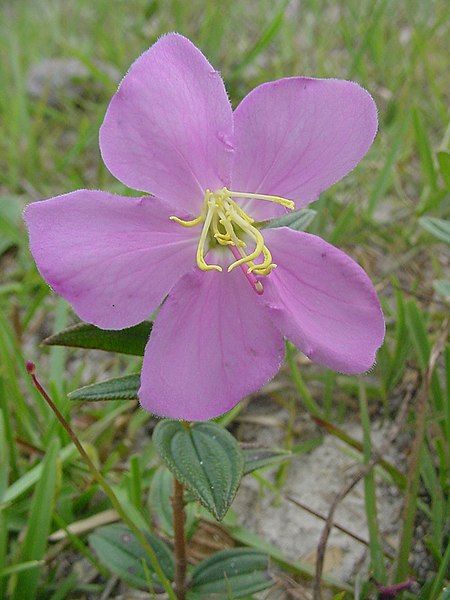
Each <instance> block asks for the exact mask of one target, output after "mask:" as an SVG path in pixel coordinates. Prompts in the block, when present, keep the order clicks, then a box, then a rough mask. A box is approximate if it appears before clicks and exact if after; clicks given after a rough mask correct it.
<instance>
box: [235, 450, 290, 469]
mask: <svg viewBox="0 0 450 600" xmlns="http://www.w3.org/2000/svg"><path fill="white" fill-rule="evenodd" d="M243 452H244V460H245V463H244V475H247V474H248V473H251V472H252V471H256V469H261V468H262V467H269V466H271V465H278V464H279V463H280V462H283V461H285V460H289V459H290V458H292V453H291V452H288V451H287V450H268V449H267V448H246V449H245V450H243Z"/></svg>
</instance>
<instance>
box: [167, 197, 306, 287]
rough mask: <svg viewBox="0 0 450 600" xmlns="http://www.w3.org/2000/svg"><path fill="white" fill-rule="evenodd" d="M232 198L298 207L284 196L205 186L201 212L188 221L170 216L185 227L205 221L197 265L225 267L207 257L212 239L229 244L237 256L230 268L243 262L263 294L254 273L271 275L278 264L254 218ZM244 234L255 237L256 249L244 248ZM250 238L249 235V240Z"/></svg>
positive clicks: (221, 244) (204, 268) (241, 264)
mask: <svg viewBox="0 0 450 600" xmlns="http://www.w3.org/2000/svg"><path fill="white" fill-rule="evenodd" d="M233 198H247V199H252V198H254V199H257V200H267V201H269V202H275V203H276V204H280V205H281V206H285V207H286V208H288V209H290V210H294V209H295V205H294V202H293V201H292V200H288V199H287V198H282V197H281V196H270V195H267V194H252V193H248V192H234V191H230V190H228V189H227V188H222V189H220V190H217V191H216V192H211V191H210V190H206V192H205V198H204V202H203V209H202V212H201V213H200V214H199V216H198V217H196V218H195V219H192V220H190V221H187V220H184V219H180V218H179V217H176V216H171V217H170V219H171V220H172V221H175V222H176V223H178V224H179V225H182V226H183V227H194V226H196V225H200V223H203V227H202V231H201V234H200V239H199V242H198V246H197V253H196V259H197V265H198V267H199V268H200V269H202V271H212V270H217V271H222V267H221V266H219V265H214V264H212V265H210V264H208V263H207V262H206V260H205V255H206V253H207V252H208V250H209V248H210V244H211V243H213V245H214V243H217V244H219V245H220V246H228V247H229V248H230V250H231V252H232V254H233V256H234V258H235V259H236V260H235V261H234V262H233V263H231V264H230V266H229V267H228V271H229V272H230V271H232V270H233V269H235V268H236V267H238V266H240V267H241V268H242V269H243V271H244V272H245V274H246V277H247V279H248V280H249V282H250V283H251V285H252V287H253V288H254V289H255V291H256V292H257V293H258V294H261V293H262V291H263V287H262V284H261V282H259V281H258V280H257V279H256V277H255V275H269V274H270V273H271V272H272V271H273V269H275V267H276V266H277V265H276V264H274V263H273V262H272V254H271V253H270V250H269V249H268V248H267V246H266V245H265V243H264V237H263V235H262V233H261V232H260V231H259V229H258V228H257V227H255V226H254V225H253V223H254V222H255V221H254V219H252V218H251V217H250V216H249V215H248V214H247V213H246V212H245V210H244V209H243V208H242V207H241V206H239V205H238V204H237V203H236V202H235V201H234V200H233ZM243 235H244V236H248V238H250V239H251V240H252V246H253V243H254V249H253V251H252V252H249V253H248V254H247V253H246V252H245V250H244V248H246V247H247V243H246V241H245V240H244V239H242V236H243ZM248 238H246V240H247V241H248ZM260 257H262V261H261V262H259V263H255V260H257V259H258V258H260Z"/></svg>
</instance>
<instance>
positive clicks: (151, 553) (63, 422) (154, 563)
mask: <svg viewBox="0 0 450 600" xmlns="http://www.w3.org/2000/svg"><path fill="white" fill-rule="evenodd" d="M26 367H27V371H28V373H29V375H30V376H31V379H32V381H33V384H34V386H35V388H36V389H37V391H38V392H39V393H40V395H41V396H42V397H43V398H44V400H45V401H46V402H47V404H48V405H49V407H50V408H51V410H52V411H53V413H54V414H55V416H56V418H57V419H58V421H59V422H60V423H61V425H62V426H63V427H64V429H65V430H66V432H67V433H68V435H69V437H70V439H71V440H72V442H73V443H74V445H75V447H76V448H77V450H78V452H79V453H80V455H81V457H82V458H83V460H84V461H85V463H86V464H87V466H88V467H89V470H90V471H91V473H92V476H93V477H94V478H95V479H96V480H97V482H98V484H99V485H100V487H101V488H102V489H103V491H104V492H105V494H106V495H107V497H108V498H109V500H110V502H111V504H112V505H113V508H115V509H116V511H117V512H118V514H119V515H120V518H121V519H122V521H123V522H124V523H126V524H127V525H128V527H129V528H130V529H131V531H132V532H133V533H134V535H135V536H136V538H137V539H138V540H139V542H140V544H141V545H142V547H143V548H144V550H145V551H146V552H147V554H148V557H149V560H150V563H151V565H152V567H153V569H154V571H155V573H156V575H157V576H158V578H159V580H160V581H161V584H162V586H163V587H164V590H165V591H166V592H167V594H168V596H169V599H170V600H177V597H176V595H175V592H174V591H173V589H172V586H171V584H170V581H169V580H168V579H167V577H166V576H165V574H164V571H163V570H162V567H161V565H160V564H159V561H158V557H157V556H156V554H155V551H154V550H153V548H152V546H151V545H150V543H149V542H148V540H147V538H146V537H145V535H144V533H143V532H142V531H141V530H140V529H139V527H137V526H136V525H135V524H134V522H133V521H132V520H131V519H130V518H129V517H128V515H127V513H126V512H125V511H124V509H123V508H122V505H121V504H120V502H119V499H118V498H117V496H116V495H115V493H114V492H113V490H112V488H111V487H110V485H109V483H108V482H107V481H106V479H105V478H104V477H103V475H102V474H101V473H100V471H99V470H98V469H97V467H96V466H95V465H94V463H93V462H92V460H91V459H90V457H89V455H88V454H87V452H86V450H85V449H84V448H83V446H82V444H81V442H80V440H79V439H78V437H77V435H76V434H75V432H74V431H73V429H72V428H71V426H70V425H69V423H68V422H67V421H66V419H65V418H64V417H63V415H62V414H61V412H60V411H59V409H58V407H57V406H56V405H55V403H54V402H53V400H52V399H51V398H50V396H49V395H48V393H47V392H46V390H45V389H44V388H43V386H42V385H41V383H40V382H39V380H38V378H37V377H36V372H35V365H34V363H32V362H27V364H26Z"/></svg>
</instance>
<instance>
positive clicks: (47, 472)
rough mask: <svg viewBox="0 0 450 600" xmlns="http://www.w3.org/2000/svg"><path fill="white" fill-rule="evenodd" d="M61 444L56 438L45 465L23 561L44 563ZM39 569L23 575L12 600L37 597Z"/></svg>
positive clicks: (34, 502)
mask: <svg viewBox="0 0 450 600" xmlns="http://www.w3.org/2000/svg"><path fill="white" fill-rule="evenodd" d="M58 452H59V442H58V440H57V439H56V438H55V439H54V440H52V442H51V443H50V446H49V448H48V450H47V453H46V455H45V459H44V461H43V463H42V475H41V478H40V479H39V482H38V484H37V486H36V490H35V492H34V495H33V500H32V502H31V506H30V512H29V517H28V520H27V530H26V533H25V537H24V540H23V542H22V547H21V551H20V561H21V562H28V561H31V560H41V559H42V558H43V556H44V554H45V550H46V548H47V538H48V536H49V534H50V527H51V522H52V512H53V506H54V503H55V498H56V484H57V474H58V465H57V459H58ZM39 576H40V569H39V567H35V568H34V569H29V570H27V571H24V572H22V573H21V575H20V577H19V578H18V579H17V582H16V586H15V589H14V593H13V596H12V598H13V600H22V599H23V598H29V599H30V600H32V599H33V598H36V596H37V592H38V584H39Z"/></svg>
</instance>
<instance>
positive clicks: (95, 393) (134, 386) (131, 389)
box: [69, 373, 140, 402]
mask: <svg viewBox="0 0 450 600" xmlns="http://www.w3.org/2000/svg"><path fill="white" fill-rule="evenodd" d="M139 385H140V375H139V374H138V373H136V374H135V375H125V376H124V377H115V378H114V379H108V380H107V381H101V382H100V383H93V384H92V385H85V386H84V387H82V388H79V389H78V390H74V391H73V392H70V394H69V400H84V401H88V402H97V401H99V400H137V397H138V395H137V393H138V390H139Z"/></svg>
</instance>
